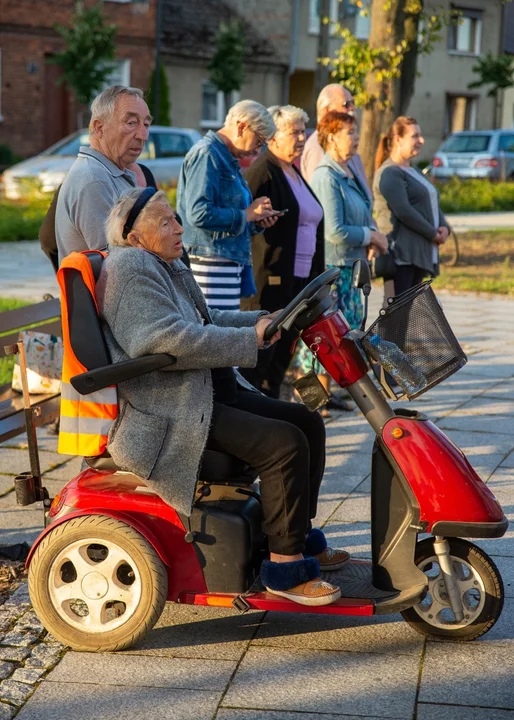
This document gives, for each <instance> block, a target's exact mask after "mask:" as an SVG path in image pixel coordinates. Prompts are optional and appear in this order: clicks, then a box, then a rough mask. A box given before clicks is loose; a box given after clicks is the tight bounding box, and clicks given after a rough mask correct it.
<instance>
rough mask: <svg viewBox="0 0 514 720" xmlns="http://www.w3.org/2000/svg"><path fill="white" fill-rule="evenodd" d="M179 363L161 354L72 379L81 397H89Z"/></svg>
mask: <svg viewBox="0 0 514 720" xmlns="http://www.w3.org/2000/svg"><path fill="white" fill-rule="evenodd" d="M176 362H177V360H176V358H175V357H173V355H166V354H165V353H159V354H158V355H143V356H142V357H138V358H133V359H132V360H124V361H123V362H120V363H114V364H112V365H104V366H102V367H99V368H95V369H94V370H89V371H88V372H85V373H82V374H81V375H75V376H74V377H72V378H71V379H70V382H71V384H72V385H73V387H74V388H75V390H76V391H77V392H78V393H80V394H81V395H89V394H90V393H92V392H96V391H97V390H103V389H104V388H106V387H109V385H117V384H118V383H120V382H123V381H124V380H132V378H135V377H139V376H140V375H145V374H146V373H149V372H152V371H153V370H162V368H165V367H169V366H170V365H174V364H175V363H176Z"/></svg>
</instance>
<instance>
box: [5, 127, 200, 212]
mask: <svg viewBox="0 0 514 720" xmlns="http://www.w3.org/2000/svg"><path fill="white" fill-rule="evenodd" d="M201 137H202V136H201V134H200V133H199V132H197V131H196V130H189V129H186V128H175V127H163V126H160V125H152V127H151V128H150V136H149V138H148V141H147V142H146V144H145V147H144V149H143V152H142V153H141V155H140V156H139V159H140V160H141V162H143V163H144V164H145V165H147V167H149V168H150V170H151V171H152V172H153V174H154V177H155V179H156V181H157V182H158V183H159V184H166V185H176V184H177V180H178V174H179V172H180V167H181V165H182V161H183V160H184V156H185V154H186V153H187V151H188V150H189V149H190V148H191V147H192V146H193V145H194V144H195V143H196V142H197V141H198V140H200V139H201ZM81 145H89V134H88V131H87V130H86V129H83V130H77V132H74V133H73V134H72V135H68V137H65V138H64V139H63V140H60V141H59V142H58V143H56V144H55V145H52V146H51V147H49V148H48V150H44V151H43V152H42V153H40V154H39V155H36V156H35V157H33V158H30V159H29V160H24V161H23V162H21V163H18V164H17V165H13V166H12V167H10V168H8V169H7V170H5V172H4V173H3V176H2V180H3V187H4V196H5V197H6V198H9V199H11V200H19V199H21V198H23V197H24V196H26V195H27V194H29V193H30V192H31V191H34V190H36V191H39V192H54V191H55V190H56V189H57V188H58V187H59V185H60V184H61V183H62V181H63V180H64V178H65V177H66V174H67V172H68V170H69V169H70V167H71V166H72V164H73V162H74V160H75V158H76V157H77V153H78V151H79V147H80V146H81Z"/></svg>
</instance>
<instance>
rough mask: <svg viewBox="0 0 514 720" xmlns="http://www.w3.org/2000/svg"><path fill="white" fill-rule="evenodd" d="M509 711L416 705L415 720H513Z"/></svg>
mask: <svg viewBox="0 0 514 720" xmlns="http://www.w3.org/2000/svg"><path fill="white" fill-rule="evenodd" d="M513 718H514V713H513V712H512V711H510V710H493V709H492V708H489V707H488V708H483V707H482V708H478V707H463V706H462V705H461V706H458V705H453V704H452V705H432V704H428V703H422V702H420V703H418V715H417V720H513Z"/></svg>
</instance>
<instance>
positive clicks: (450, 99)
mask: <svg viewBox="0 0 514 720" xmlns="http://www.w3.org/2000/svg"><path fill="white" fill-rule="evenodd" d="M476 124H477V97H476V95H447V96H446V134H447V135H448V134H450V133H454V132H461V131H462V130H476Z"/></svg>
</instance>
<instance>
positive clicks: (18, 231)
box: [0, 193, 53, 242]
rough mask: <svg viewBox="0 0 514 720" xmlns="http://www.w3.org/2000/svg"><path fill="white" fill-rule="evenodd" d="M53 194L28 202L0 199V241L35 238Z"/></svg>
mask: <svg viewBox="0 0 514 720" xmlns="http://www.w3.org/2000/svg"><path fill="white" fill-rule="evenodd" d="M52 197H53V195H52V194H51V193H50V194H49V195H47V196H45V197H43V198H41V199H39V198H34V199H32V200H30V201H28V202H13V201H9V200H2V201H0V242H15V241H16V240H35V239H36V238H37V236H38V234H39V228H40V227H41V223H42V222H43V218H44V217H45V215H46V212H47V210H48V207H49V205H50V202H51V201H52Z"/></svg>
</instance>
